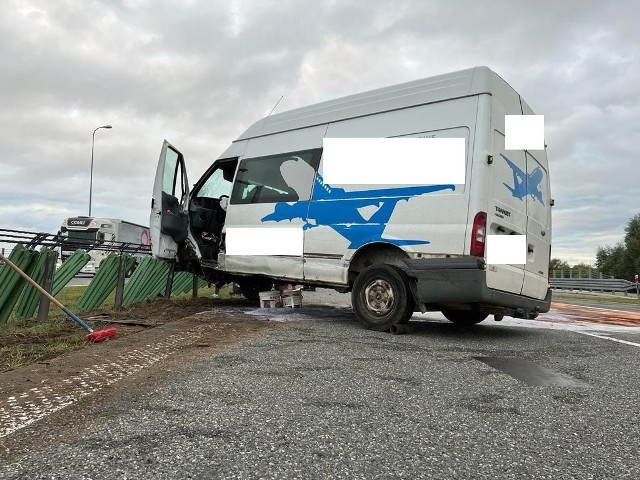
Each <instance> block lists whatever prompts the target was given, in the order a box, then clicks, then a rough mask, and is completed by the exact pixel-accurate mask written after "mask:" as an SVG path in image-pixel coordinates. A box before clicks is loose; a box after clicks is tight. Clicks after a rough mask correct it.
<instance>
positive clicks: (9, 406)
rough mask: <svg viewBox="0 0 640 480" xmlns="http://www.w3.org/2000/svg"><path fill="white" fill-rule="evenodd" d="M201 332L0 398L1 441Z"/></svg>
mask: <svg viewBox="0 0 640 480" xmlns="http://www.w3.org/2000/svg"><path fill="white" fill-rule="evenodd" d="M201 330H202V328H200V327H195V328H194V329H193V330H191V331H190V332H185V333H181V334H173V335H170V336H169V337H167V338H166V339H165V340H163V341H160V342H158V343H155V344H153V345H147V346H146V348H147V350H139V349H135V350H131V351H129V352H128V353H126V354H124V355H122V356H121V357H120V358H119V359H118V361H117V362H109V363H105V364H102V365H92V366H88V367H85V368H83V369H82V370H81V371H80V373H79V374H78V375H74V376H72V377H71V378H65V379H63V380H61V381H59V382H58V384H53V385H46V386H42V387H34V388H31V389H30V390H29V391H28V392H22V393H20V394H18V395H16V396H10V397H5V398H4V399H2V398H0V438H2V437H6V436H7V435H9V434H11V433H13V432H15V431H16V430H19V429H21V428H24V427H26V426H27V425H29V424H31V423H33V422H36V421H38V420H40V419H42V418H44V417H46V416H48V415H50V414H52V413H54V412H56V411H58V410H61V409H63V408H65V407H67V406H69V405H71V404H73V403H75V402H77V401H78V400H80V399H81V398H83V397H86V396H87V395H90V394H92V393H94V392H97V391H99V390H102V389H103V388H104V387H106V386H109V385H112V384H114V383H115V382H117V381H119V380H121V379H122V378H124V377H127V376H130V375H133V374H134V373H136V372H137V371H139V370H141V369H143V368H145V367H148V366H150V365H153V364H154V363H156V362H159V361H160V360H163V359H165V358H166V357H168V356H169V355H172V354H174V353H175V352H177V351H178V350H179V349H181V348H182V347H184V346H185V345H189V344H191V343H194V341H197V339H198V338H200V336H201V333H200V332H201Z"/></svg>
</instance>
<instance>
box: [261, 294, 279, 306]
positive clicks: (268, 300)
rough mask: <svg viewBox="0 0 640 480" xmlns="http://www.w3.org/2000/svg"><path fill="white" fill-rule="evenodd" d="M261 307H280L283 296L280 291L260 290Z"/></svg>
mask: <svg viewBox="0 0 640 480" xmlns="http://www.w3.org/2000/svg"><path fill="white" fill-rule="evenodd" d="M258 295H259V296H260V308H278V307H281V306H282V298H281V297H280V292H276V291H275V290H273V291H268V292H260V293H259V294H258Z"/></svg>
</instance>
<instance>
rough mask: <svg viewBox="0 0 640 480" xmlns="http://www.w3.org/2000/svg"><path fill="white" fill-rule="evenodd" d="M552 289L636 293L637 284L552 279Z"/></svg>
mask: <svg viewBox="0 0 640 480" xmlns="http://www.w3.org/2000/svg"><path fill="white" fill-rule="evenodd" d="M549 283H550V284H551V287H552V288H557V289H564V290H593V291H600V292H628V291H631V290H633V291H635V290H636V284H635V283H633V282H630V281H629V280H623V279H621V278H550V279H549Z"/></svg>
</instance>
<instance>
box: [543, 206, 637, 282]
mask: <svg viewBox="0 0 640 480" xmlns="http://www.w3.org/2000/svg"><path fill="white" fill-rule="evenodd" d="M624 231H625V236H624V239H623V240H622V241H621V242H618V243H617V244H616V245H614V246H600V247H598V250H597V252H596V264H595V269H594V268H593V267H592V266H591V265H587V264H586V263H579V264H577V265H574V266H573V267H570V266H569V264H568V263H567V262H566V261H564V260H561V259H559V258H552V259H551V263H550V264H549V270H551V271H553V270H569V269H572V270H573V273H572V275H576V276H580V277H585V276H587V275H588V274H589V270H591V274H592V275H594V270H596V273H598V274H599V273H602V274H604V275H609V276H612V277H615V278H624V279H626V280H632V279H633V277H634V275H636V274H640V213H639V214H637V215H636V216H634V217H632V218H631V220H629V223H628V224H627V226H626V228H625V229H624Z"/></svg>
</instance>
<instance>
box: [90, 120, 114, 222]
mask: <svg viewBox="0 0 640 480" xmlns="http://www.w3.org/2000/svg"><path fill="white" fill-rule="evenodd" d="M101 128H112V127H111V125H103V126H102V127H98V128H96V129H95V130H94V131H93V136H92V137H91V173H90V175H89V216H91V192H92V191H93V145H94V144H95V143H96V132H97V131H98V130H100V129H101Z"/></svg>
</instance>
